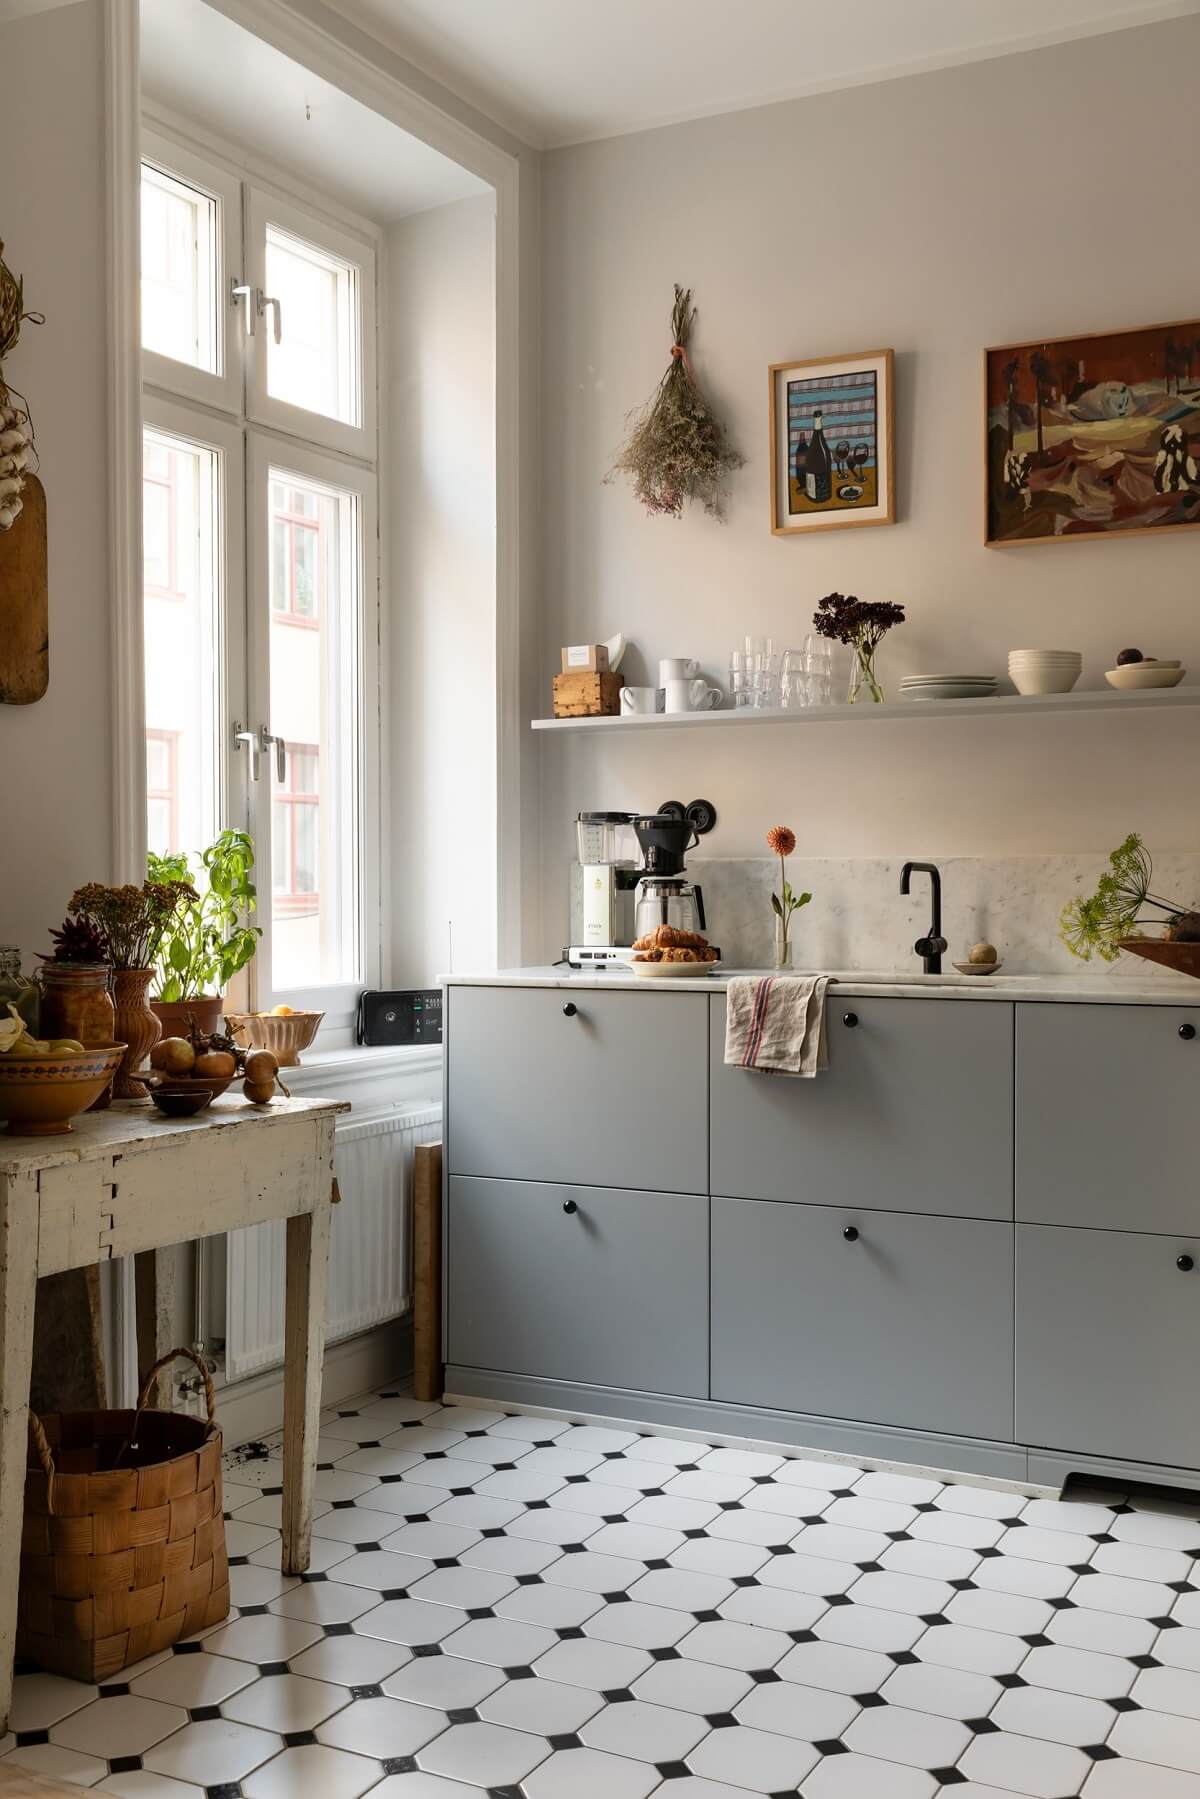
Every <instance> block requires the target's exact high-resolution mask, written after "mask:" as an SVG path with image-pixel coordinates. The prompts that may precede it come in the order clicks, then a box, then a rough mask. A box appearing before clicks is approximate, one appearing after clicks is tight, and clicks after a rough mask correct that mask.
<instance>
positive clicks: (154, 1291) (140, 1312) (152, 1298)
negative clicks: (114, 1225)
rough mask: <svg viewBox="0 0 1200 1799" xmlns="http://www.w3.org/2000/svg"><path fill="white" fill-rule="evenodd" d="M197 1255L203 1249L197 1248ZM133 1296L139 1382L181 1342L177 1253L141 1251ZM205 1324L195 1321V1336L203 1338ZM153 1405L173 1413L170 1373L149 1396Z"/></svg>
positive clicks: (136, 1258)
mask: <svg viewBox="0 0 1200 1799" xmlns="http://www.w3.org/2000/svg"><path fill="white" fill-rule="evenodd" d="M195 1252H196V1254H197V1255H202V1254H203V1245H202V1244H201V1243H197V1244H196V1245H195ZM133 1294H134V1307H135V1310H136V1314H137V1361H138V1369H137V1371H138V1380H139V1381H140V1380H141V1378H142V1376H143V1375H144V1374H145V1372H146V1370H147V1369H148V1368H152V1367H153V1366H154V1364H155V1362H157V1361H158V1360H159V1358H160V1357H162V1356H165V1355H166V1354H167V1353H168V1351H169V1350H171V1349H173V1348H174V1347H175V1345H176V1343H178V1341H179V1336H178V1328H177V1326H176V1323H175V1311H176V1303H175V1251H174V1249H141V1250H139V1251H138V1252H137V1254H136V1255H135V1256H134V1258H133ZM202 1327H203V1320H202V1319H200V1318H197V1319H196V1322H195V1326H194V1330H193V1334H194V1335H195V1336H196V1337H199V1336H200V1335H201V1331H202ZM149 1397H150V1404H151V1405H152V1406H160V1407H162V1408H163V1409H164V1410H165V1411H170V1409H171V1370H170V1369H169V1368H164V1370H163V1372H162V1373H161V1374H160V1375H159V1377H158V1379H157V1380H156V1381H155V1383H154V1386H153V1388H152V1389H151V1392H150V1396H149Z"/></svg>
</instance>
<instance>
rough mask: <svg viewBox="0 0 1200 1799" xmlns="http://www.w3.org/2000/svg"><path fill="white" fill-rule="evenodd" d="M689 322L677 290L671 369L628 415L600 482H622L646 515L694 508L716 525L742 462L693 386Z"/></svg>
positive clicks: (688, 309)
mask: <svg viewBox="0 0 1200 1799" xmlns="http://www.w3.org/2000/svg"><path fill="white" fill-rule="evenodd" d="M695 322H696V311H695V308H694V307H693V305H692V290H691V288H690V287H689V288H686V289H685V288H682V287H680V286H679V284H678V282H676V284H675V305H674V307H673V309H672V312H671V360H670V363H669V364H668V366H667V370H666V373H665V374H664V375H663V378H662V380H661V381H660V382H659V384H658V386H657V387H656V388H655V390H654V392H653V394H652V395H651V396H650V398H649V400H648V401H647V402H646V404H645V406H643V407H642V409H641V411H640V412H637V413H634V414H631V415H630V417H631V423H632V430H631V432H630V435H629V440H628V442H627V443H626V445H625V447H624V449H623V450H622V451H621V453H620V455H619V456H618V457H617V460H616V462H615V463H614V464H613V466H612V468H611V469H610V470H609V472H608V474H607V475H606V476H605V480H606V481H613V480H615V479H616V477H617V476H618V475H629V476H630V477H631V478H632V480H633V491H634V493H635V494H636V496H637V498H638V499H639V500H640V501H641V503H642V505H643V506H644V507H645V508H646V511H647V512H648V513H650V514H651V515H654V514H665V515H666V516H667V517H669V518H682V517H683V508H684V505H685V503H686V502H687V501H688V500H699V501H700V502H701V504H702V505H703V507H704V510H705V512H707V513H709V514H710V516H711V517H713V518H716V519H719V518H720V516H721V499H722V493H723V489H724V486H725V483H726V480H727V479H728V476H729V475H730V473H731V472H732V471H733V470H734V469H737V468H741V466H742V463H743V461H744V458H743V457H742V456H741V455H739V453H738V452H737V450H735V449H733V448H732V446H731V445H730V444H729V442H728V440H727V438H726V435H725V428H724V426H723V425H722V424H721V422H720V420H719V419H718V418H716V417H715V416H714V414H713V412H712V411H711V409H710V407H709V404H708V402H707V400H706V399H705V398H704V395H703V394H702V393H701V391H700V388H699V386H698V385H697V382H696V375H695V371H694V370H693V368H692V361H691V357H690V356H689V355H688V342H689V340H690V338H691V335H692V327H693V326H694V324H695Z"/></svg>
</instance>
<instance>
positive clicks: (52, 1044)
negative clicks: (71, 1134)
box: [0, 1005, 126, 1137]
mask: <svg viewBox="0 0 1200 1799" xmlns="http://www.w3.org/2000/svg"><path fill="white" fill-rule="evenodd" d="M8 1011H9V1014H10V1016H9V1017H8V1018H6V1019H4V1020H3V1021H2V1022H0V1119H3V1120H5V1124H6V1128H7V1130H8V1133H9V1135H10V1136H21V1137H59V1136H62V1135H63V1133H64V1132H66V1131H69V1130H70V1129H71V1122H70V1121H71V1119H72V1118H77V1117H78V1116H79V1114H80V1113H81V1112H86V1111H87V1109H88V1107H89V1106H90V1105H91V1104H92V1102H93V1101H94V1100H97V1099H99V1097H100V1095H101V1094H102V1093H103V1092H104V1089H105V1088H106V1087H107V1086H108V1083H109V1082H110V1081H111V1080H112V1077H113V1075H114V1074H115V1072H116V1070H117V1067H118V1065H119V1063H120V1060H121V1057H122V1056H123V1055H124V1054H125V1048H126V1046H125V1044H123V1043H106V1044H101V1045H99V1046H96V1045H93V1046H92V1047H91V1048H90V1049H85V1048H84V1046H83V1044H82V1043H78V1042H77V1041H76V1040H75V1039H74V1038H73V1037H61V1038H51V1039H45V1038H38V1037H32V1036H30V1034H29V1032H28V1030H27V1029H26V1027H25V1020H24V1019H23V1018H21V1017H20V1015H19V1014H18V1012H17V1010H16V1007H15V1006H13V1005H10V1006H9V1008H8Z"/></svg>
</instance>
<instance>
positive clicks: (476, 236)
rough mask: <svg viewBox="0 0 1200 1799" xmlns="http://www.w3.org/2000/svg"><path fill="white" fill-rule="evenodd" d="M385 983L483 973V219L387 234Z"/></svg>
mask: <svg viewBox="0 0 1200 1799" xmlns="http://www.w3.org/2000/svg"><path fill="white" fill-rule="evenodd" d="M387 281H388V308H387V310H388V317H389V319H390V321H391V328H390V334H389V340H388V344H387V352H386V354H387V363H388V393H389V399H390V407H389V412H390V431H391V472H390V477H389V480H388V484H387V490H386V491H387V501H388V503H387V504H386V511H387V514H388V519H387V530H388V534H389V544H390V557H391V570H392V580H391V592H390V595H389V596H388V613H389V667H390V682H391V701H390V704H391V717H392V732H391V758H390V768H389V782H390V797H389V802H388V819H389V821H390V824H389V828H390V834H391V846H390V848H391V860H390V876H391V882H392V895H393V916H394V918H395V921H396V931H395V939H394V945H393V965H392V979H393V981H394V982H395V984H397V985H401V986H403V985H411V984H423V983H426V982H429V981H432V980H435V979H436V978H437V977H438V976H439V975H441V974H444V973H446V971H447V969H448V968H449V966H450V962H449V956H450V938H449V931H450V929H452V931H453V944H454V961H455V964H456V965H457V966H458V967H465V966H467V965H468V964H471V965H475V966H479V967H486V966H488V965H489V964H494V962H495V957H496V821H495V794H496V525H495V518H496V514H495V504H496V499H495V496H496V460H495V432H496V409H495V379H496V375H495V340H496V329H495V207H494V203H493V201H492V200H491V198H490V197H489V198H487V199H480V200H461V201H458V202H457V203H455V204H454V205H451V206H439V207H435V208H433V209H432V210H431V211H428V212H423V213H417V214H415V215H414V216H413V217H411V218H408V219H404V220H402V221H401V222H400V223H399V224H397V225H394V226H392V227H391V228H390V229H389V231H388V234H387Z"/></svg>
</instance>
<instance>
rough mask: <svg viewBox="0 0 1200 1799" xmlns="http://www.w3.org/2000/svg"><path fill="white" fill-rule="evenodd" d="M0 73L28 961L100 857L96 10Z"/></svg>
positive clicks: (4, 924) (3, 810)
mask: <svg viewBox="0 0 1200 1799" xmlns="http://www.w3.org/2000/svg"><path fill="white" fill-rule="evenodd" d="M0 69H2V70H3V71H4V75H3V84H4V141H5V144H6V145H7V151H6V154H5V157H4V161H3V172H2V173H0V236H2V237H3V239H4V243H5V260H6V261H7V263H8V264H9V267H10V268H12V269H13V270H14V271H15V272H16V273H18V274H21V275H23V276H24V278H25V297H26V302H27V304H28V305H29V307H30V308H31V309H33V310H37V311H42V312H44V313H45V314H46V323H45V325H44V326H42V327H41V329H40V330H39V329H36V328H35V327H33V326H27V327H26V328H25V330H24V331H23V333H22V336H21V343H20V347H19V348H18V350H17V351H16V353H15V355H13V356H12V357H11V358H10V359H9V360H8V361H7V362H6V363H5V374H6V375H7V377H8V379H9V380H10V381H11V382H12V383H13V384H14V385H15V386H16V387H18V388H20V390H21V392H22V393H23V394H24V395H25V396H26V398H27V399H28V401H29V404H30V407H31V408H32V412H33V421H34V425H35V427H36V430H37V443H38V451H39V454H40V457H41V478H42V480H43V482H44V483H45V487H46V495H47V504H48V521H49V574H50V690H49V692H48V694H47V695H46V697H45V699H43V700H39V701H38V702H37V704H36V705H32V706H0V771H2V773H0V836H2V838H3V842H4V845H5V852H4V860H5V864H6V869H7V873H6V878H5V881H4V890H3V896H2V898H0V939H2V940H4V941H5V942H13V943H19V944H20V945H21V947H22V949H23V950H24V952H25V955H26V958H27V962H28V961H29V960H31V959H32V955H33V952H34V951H35V950H39V949H47V948H48V947H49V944H48V940H47V935H46V933H47V930H48V929H49V927H50V926H51V925H55V924H58V923H59V921H60V920H61V918H62V916H63V913H64V912H65V910H66V904H67V900H68V899H69V898H70V895H71V891H72V889H73V888H74V887H75V886H77V885H78V884H79V883H80V882H81V881H85V880H106V879H108V877H109V873H110V861H111V841H110V838H111V818H112V808H111V791H110V772H109V771H110V739H111V730H112V727H111V698H110V684H109V628H110V627H109V606H108V591H109V580H108V536H107V532H108V489H107V476H106V464H107V436H106V432H107V425H106V400H105V367H106V362H105V357H106V349H105V345H106V329H105V304H106V283H105V273H104V213H105V204H104V111H103V107H104V99H103V81H104V56H103V15H102V10H101V5H100V0H81V3H80V4H78V5H74V6H65V7H61V8H59V9H58V10H56V11H53V12H47V13H43V14H41V15H38V16H34V17H31V18H26V19H21V20H17V21H16V22H10V23H6V24H3V25H0Z"/></svg>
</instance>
